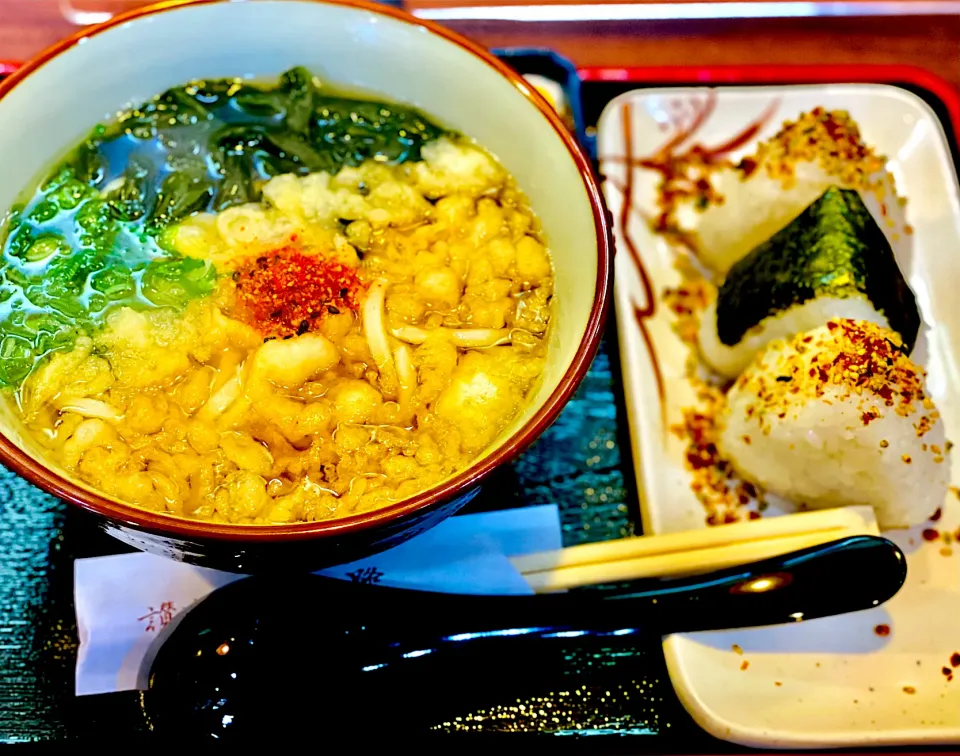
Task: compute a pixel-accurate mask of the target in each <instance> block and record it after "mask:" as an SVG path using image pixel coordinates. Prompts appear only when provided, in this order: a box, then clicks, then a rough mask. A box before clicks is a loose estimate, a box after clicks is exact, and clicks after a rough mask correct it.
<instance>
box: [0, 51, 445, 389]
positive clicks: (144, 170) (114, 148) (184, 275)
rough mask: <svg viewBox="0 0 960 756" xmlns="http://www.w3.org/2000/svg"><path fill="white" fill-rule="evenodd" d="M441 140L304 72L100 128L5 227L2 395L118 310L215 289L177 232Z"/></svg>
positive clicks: (178, 94)
mask: <svg viewBox="0 0 960 756" xmlns="http://www.w3.org/2000/svg"><path fill="white" fill-rule="evenodd" d="M444 133H446V132H445V131H444V130H443V129H441V128H440V127H439V126H437V125H436V124H434V123H432V122H431V121H430V120H428V119H427V118H426V117H424V116H423V114H421V113H419V112H417V111H416V110H414V109H412V108H409V107H404V106H401V105H395V104H392V103H386V102H381V101H374V100H365V99H355V98H351V97H346V96H343V95H342V94H338V93H336V92H333V91H330V90H329V89H328V88H327V87H326V86H324V85H323V84H321V83H319V82H318V81H317V80H316V79H315V78H314V77H313V76H312V75H311V74H310V72H309V71H307V70H306V69H305V68H302V67H298V68H294V69H291V70H290V71H287V72H286V73H285V74H283V75H282V76H281V77H280V80H279V82H278V83H277V84H275V85H273V86H263V85H258V84H255V83H251V82H244V81H240V80H235V79H221V80H209V81H194V82H191V83H189V84H186V85H184V86H180V87H174V88H173V89H169V90H167V91H166V92H163V93H162V94H160V95H157V96H156V97H153V98H152V99H150V100H149V101H148V102H146V103H144V104H142V105H140V106H139V107H136V108H132V109H130V110H128V111H126V112H124V113H121V114H120V115H119V117H118V118H117V119H116V120H115V121H114V122H112V123H110V124H107V125H100V126H97V127H96V128H95V129H93V131H92V132H91V133H90V134H89V135H88V136H87V138H86V139H84V140H83V141H82V142H81V143H80V144H79V145H78V146H77V147H76V148H74V149H73V150H72V151H71V152H70V154H69V155H68V156H67V157H66V158H65V159H64V160H62V161H61V162H60V163H59V164H58V165H57V166H56V168H55V169H54V170H52V171H51V172H50V175H49V176H47V177H46V178H45V179H44V180H43V182H42V183H41V184H40V187H39V189H38V190H37V191H36V192H35V193H34V195H33V196H32V197H31V198H30V199H29V200H28V201H26V202H24V203H23V204H21V205H18V206H16V207H14V208H12V209H11V211H10V212H9V213H8V214H7V217H6V219H5V221H4V222H3V223H2V224H0V243H2V247H3V267H2V270H0V386H8V387H9V386H16V385H18V384H19V383H20V382H21V381H22V380H23V379H24V378H25V377H26V375H28V374H29V372H30V370H31V369H32V367H33V365H35V364H36V361H37V360H38V359H40V358H41V357H42V356H43V355H44V354H46V353H47V352H48V351H50V350H51V349H57V348H63V347H67V346H69V345H70V344H72V343H73V340H74V339H75V338H76V336H77V335H78V334H79V333H81V332H89V331H90V330H91V329H93V328H96V327H98V326H99V325H100V324H101V323H102V318H103V315H104V314H105V313H106V312H107V311H108V310H109V308H111V307H113V306H117V305H129V306H135V307H168V306H174V307H178V306H183V305H185V304H186V303H187V302H188V301H189V300H190V299H193V298H195V297H199V296H204V295H206V294H209V293H210V292H212V291H213V288H214V287H215V285H216V271H215V270H214V269H213V268H212V266H210V265H208V264H206V263H204V262H203V261H198V260H188V259H184V258H182V257H180V256H179V255H176V254H174V253H172V252H171V251H170V250H168V249H165V248H164V245H163V243H162V236H161V233H162V231H163V230H164V229H165V228H167V227H168V226H171V225H173V224H176V223H179V222H180V221H182V220H183V219H184V218H186V217H188V216H189V215H192V214H194V213H197V212H202V211H211V212H219V211H221V210H225V209H226V208H229V207H233V206H235V205H240V204H243V203H246V202H256V201H258V200H259V199H260V196H261V188H262V186H263V184H264V183H266V181H268V180H269V179H270V178H272V177H274V176H277V175H279V174H283V173H294V174H298V175H305V174H308V173H314V172H317V171H327V172H330V173H335V172H336V171H338V170H339V169H340V168H342V167H345V166H357V165H359V164H361V163H362V162H364V161H365V160H368V159H371V158H375V159H377V160H380V161H382V162H385V163H402V162H405V161H409V160H418V159H420V152H421V149H422V148H423V146H424V145H425V144H427V143H428V142H430V141H432V140H434V139H437V138H438V137H440V136H442V135H443V134H444Z"/></svg>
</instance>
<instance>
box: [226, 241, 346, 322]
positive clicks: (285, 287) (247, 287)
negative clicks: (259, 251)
mask: <svg viewBox="0 0 960 756" xmlns="http://www.w3.org/2000/svg"><path fill="white" fill-rule="evenodd" d="M233 280H234V281H235V282H236V285H237V302H238V305H239V309H240V311H241V313H243V315H244V317H245V319H246V320H247V322H249V323H250V325H252V326H254V327H255V328H257V329H258V330H259V331H261V332H262V333H264V334H266V335H270V336H281V337H283V336H292V335H294V334H298V335H299V334H302V333H306V332H307V331H309V330H312V329H313V328H314V327H315V326H316V325H317V324H318V323H319V321H320V320H321V319H322V318H324V317H326V316H327V315H336V314H339V313H341V312H345V311H347V310H352V311H354V312H356V311H357V310H358V309H359V307H360V304H359V294H360V292H361V290H362V289H363V284H362V283H361V282H360V279H359V278H357V272H356V270H354V269H353V268H351V267H350V266H348V265H344V264H343V263H341V262H338V261H336V260H328V259H325V258H323V257H318V256H316V255H309V254H304V253H303V252H302V251H301V250H299V249H297V248H295V247H283V248H282V249H278V250H276V251H275V252H271V253H269V254H266V255H261V256H260V257H257V258H255V259H251V260H249V261H248V262H246V263H244V264H243V265H241V266H240V267H239V268H237V270H235V271H234V273H233Z"/></svg>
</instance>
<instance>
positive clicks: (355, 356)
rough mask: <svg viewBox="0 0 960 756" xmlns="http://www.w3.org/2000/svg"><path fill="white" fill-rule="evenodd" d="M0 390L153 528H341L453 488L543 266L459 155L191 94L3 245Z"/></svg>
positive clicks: (62, 180) (262, 99) (514, 201)
mask: <svg viewBox="0 0 960 756" xmlns="http://www.w3.org/2000/svg"><path fill="white" fill-rule="evenodd" d="M2 233H3V239H4V243H3V284H2V287H0V297H2V299H3V303H2V305H0V307H2V312H0V336H2V341H0V381H2V384H3V387H4V390H5V391H6V393H7V396H8V398H9V400H10V401H11V402H12V403H13V405H14V406H15V408H16V412H17V413H18V414H19V415H20V417H21V419H22V420H23V421H24V423H25V425H26V427H27V428H28V430H29V432H30V434H32V435H33V436H34V437H35V438H36V440H37V441H38V442H39V443H40V444H41V445H42V447H43V448H44V449H45V450H46V454H47V455H48V456H49V458H50V459H51V460H52V461H53V462H54V463H55V464H57V465H59V466H60V467H62V468H63V469H64V470H66V471H67V472H68V473H70V474H71V475H73V476H74V477H76V478H78V479H79V480H81V481H83V482H85V483H87V484H88V485H90V486H92V487H94V488H96V489H99V490H100V491H103V492H105V493H106V494H108V495H110V496H112V497H114V498H117V499H120V500H122V501H124V502H127V503H129V504H132V505H134V506H137V507H141V508H144V509H148V510H152V511H156V512H164V513H168V514H170V515H173V516H179V517H186V518H195V519H201V520H209V521H217V522H225V523H237V524H252V525H253V524H271V523H289V522H298V521H315V520H322V519H328V518H335V517H344V516H350V515H353V514H358V513H361V512H366V511H369V510H372V509H376V508H380V507H383V506H386V505H388V504H391V503H394V502H397V501H399V500H402V499H405V498H407V497H410V496H412V495H414V494H416V493H418V492H420V491H423V490H424V489H426V488H429V487H431V486H433V485H434V484H436V483H438V482H440V481H441V480H443V479H445V478H447V477H449V476H450V475H452V474H454V473H456V472H458V471H460V470H462V469H463V468H465V467H466V466H468V465H469V464H470V463H471V461H472V460H474V459H475V458H476V457H477V456H479V455H480V454H482V453H483V451H484V450H485V449H486V448H487V447H489V446H490V444H491V443H492V442H493V441H494V439H495V438H496V437H497V436H498V434H499V433H500V432H501V431H502V430H503V429H504V428H505V427H506V426H507V425H508V424H509V423H510V422H511V420H512V419H513V418H514V417H515V416H516V415H517V414H518V412H519V411H520V410H521V409H522V408H523V407H524V406H525V403H526V401H527V398H528V395H529V394H530V392H531V389H532V387H533V386H534V384H535V382H536V380H537V377H538V375H539V374H540V373H541V372H542V370H543V366H544V355H545V350H546V341H545V334H546V331H547V328H548V324H549V321H550V312H551V308H552V301H551V296H552V280H553V278H552V269H551V261H550V256H549V253H548V251H547V248H546V246H545V240H544V239H543V238H542V236H541V234H540V232H539V226H538V222H537V219H536V217H535V216H534V214H533V213H532V212H531V210H530V208H529V207H528V205H527V202H526V200H525V198H524V196H523V195H522V194H521V192H520V191H519V190H518V189H517V187H516V186H515V184H514V182H513V181H512V179H511V177H510V176H509V175H508V174H507V172H506V171H505V170H504V169H503V168H502V166H501V165H500V164H499V163H498V162H497V160H496V159H495V158H494V157H493V156H492V155H490V154H489V153H487V152H486V151H485V150H484V149H483V148H482V147H481V146H479V145H476V144H474V143H472V142H471V141H469V140H468V139H466V138H465V137H463V136H461V135H458V134H454V133H449V132H447V131H445V130H444V129H442V128H441V127H439V126H437V125H435V124H433V123H432V122H431V121H430V120H429V119H428V118H427V117H426V116H424V115H423V114H421V113H419V112H417V111H415V110H412V109H410V108H405V107H401V106H397V105H393V104H387V103H383V102H376V101H372V100H362V99H354V98H349V97H345V96H341V95H338V94H336V93H330V92H329V91H328V88H327V87H326V86H324V85H322V84H321V83H320V82H318V81H317V80H316V79H314V78H312V77H311V76H310V75H309V74H307V73H306V72H305V71H303V70H302V69H295V70H293V71H291V72H288V73H287V74H285V75H284V77H282V78H281V80H280V82H279V83H278V84H277V85H274V86H269V87H267V86H257V85H253V84H251V83H249V82H240V81H207V82H193V83H191V84H189V85H186V86H183V87H179V88H176V89H173V90H170V91H169V92H166V93H164V94H162V95H160V96H158V97H156V98H154V99H153V100H151V101H150V102H148V103H146V104H145V105H143V106H141V107H139V108H135V109H132V110H130V111H129V112H126V113H121V114H119V116H118V118H117V119H116V120H115V121H114V122H111V123H109V124H107V125H105V126H100V127H98V128H97V129H95V130H94V132H93V133H92V134H91V135H90V136H89V138H88V139H86V140H85V141H84V142H83V143H82V144H81V145H80V146H79V147H78V148H77V149H76V150H75V151H74V152H73V153H72V154H71V155H69V156H68V157H67V158H66V159H65V160H64V161H63V162H62V163H61V164H60V165H58V166H56V168H55V169H54V170H53V171H52V172H51V173H50V175H49V176H47V177H45V178H44V179H43V181H42V182H41V183H39V185H38V186H37V187H36V188H35V190H33V191H32V192H31V193H30V194H29V195H28V197H27V199H26V200H25V201H24V202H23V203H22V204H21V205H19V206H17V207H16V208H14V210H13V211H12V212H11V214H10V215H9V216H8V217H7V219H6V220H5V222H4V226H3V232H2Z"/></svg>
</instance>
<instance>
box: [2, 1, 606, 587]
mask: <svg viewBox="0 0 960 756" xmlns="http://www.w3.org/2000/svg"><path fill="white" fill-rule="evenodd" d="M297 65H302V66H306V67H307V68H308V69H309V70H310V71H311V72H313V73H314V74H316V75H318V76H319V77H320V78H322V79H323V80H326V81H330V82H333V83H335V84H337V85H340V86H344V87H349V88H356V89H360V90H365V91H369V92H373V93H378V94H381V95H383V96H385V97H386V98H388V99H392V100H396V101H399V102H403V103H408V104H411V105H414V106H416V107H418V108H420V109H422V110H423V111H425V112H426V113H428V114H429V115H431V116H433V117H434V118H435V119H436V120H438V121H439V122H440V123H442V124H444V125H445V126H447V127H451V128H453V129H456V130H459V131H461V132H463V133H464V134H466V135H468V136H470V137H473V138H475V139H476V140H477V141H478V142H479V143H480V144H482V145H483V146H484V147H486V148H487V149H488V150H490V151H491V152H493V153H494V154H495V155H496V156H497V157H498V158H499V159H500V160H501V162H502V163H503V165H504V166H505V167H506V168H507V170H509V171H510V173H511V174H512V175H513V176H514V177H515V178H516V180H517V182H518V183H519V185H520V187H521V188H522V189H523V191H524V192H525V193H526V194H527V196H528V197H529V199H530V202H531V204H532V207H533V209H534V211H535V212H536V213H537V214H538V216H539V217H540V219H541V221H542V223H543V228H544V231H545V234H546V237H547V239H548V242H549V245H550V249H551V252H552V255H553V260H554V265H555V268H556V294H555V302H556V303H557V306H556V307H555V310H554V318H555V320H554V324H553V327H552V329H551V330H552V337H551V344H550V352H549V359H548V363H547V367H546V369H545V371H544V374H543V379H542V382H541V383H540V386H539V388H538V389H537V390H536V393H535V395H534V397H533V400H532V401H531V402H530V404H529V406H528V408H527V409H526V411H525V412H524V413H523V414H522V415H521V416H520V417H518V418H517V419H516V421H515V422H514V423H513V424H512V425H511V426H510V427H509V428H508V429H507V430H506V431H505V432H504V433H503V434H502V435H501V436H500V438H499V439H498V440H497V441H496V442H495V443H494V444H493V446H491V448H490V449H489V450H488V451H487V452H486V453H485V454H484V455H483V457H482V458H481V459H479V460H477V461H476V462H475V463H474V464H473V465H472V466H471V467H470V468H469V469H468V470H466V471H464V472H463V473H461V474H459V475H457V476H456V477H454V478H452V479H450V480H448V481H446V482H445V483H443V484H441V485H439V486H438V487H436V488H434V489H432V490H430V491H427V492H425V493H423V494H421V495H419V496H417V497H415V498H412V499H409V500H407V501H404V502H400V503H398V504H396V505H393V506H391V507H388V508H385V509H382V510H379V511H376V512H371V513H368V514H364V515H358V516H356V517H350V518H344V519H340V520H334V521H330V522H320V523H302V524H295V525H285V526H264V527H251V526H232V525H212V524H206V523H200V522H193V521H186V520H182V519H176V518H172V517H167V516H164V515H157V514H153V513H148V512H145V511H141V510H138V509H134V508H132V507H129V506H125V505H123V504H120V503H118V502H114V501H111V500H109V499H107V498H105V497H104V496H102V495H101V494H98V493H96V492H94V491H92V490H91V489H90V488H89V487H88V486H86V485H84V484H82V483H80V482H78V481H77V480H75V479H71V478H70V476H68V475H67V474H66V473H65V471H63V470H62V469H54V468H51V466H50V464H49V463H48V462H47V461H45V460H44V459H43V456H42V454H41V452H40V450H39V449H38V448H37V446H36V444H35V443H34V442H33V441H32V440H31V439H30V437H29V436H28V435H27V434H26V433H24V432H22V428H21V427H20V426H19V424H18V421H17V420H16V418H15V417H14V415H13V414H12V413H11V412H10V411H9V410H8V409H7V410H5V412H3V416H2V417H0V432H2V437H0V459H2V460H3V461H4V462H5V463H6V464H7V465H8V466H10V467H12V468H13V469H14V470H16V471H17V472H19V473H20V474H22V475H24V476H25V477H27V478H28V479H30V480H31V481H33V482H35V483H37V484H38V485H40V486H41V487H43V488H45V489H47V490H48V491H51V492H52V493H54V494H57V495H59V496H61V497H63V498H65V499H67V500H69V501H71V502H73V503H75V504H77V505H79V506H81V507H83V508H85V509H87V510H89V511H92V512H95V513H97V514H98V515H100V516H101V517H102V518H103V520H102V521H103V523H104V527H105V528H106V529H107V530H108V531H109V532H110V533H112V534H113V535H115V536H117V537H119V538H121V539H122V540H124V541H126V542H127V543H131V544H133V545H135V546H137V547H139V548H143V549H146V550H149V551H154V552H157V553H163V554H168V555H172V556H175V557H177V558H183V559H188V560H191V561H196V562H202V563H206V564H215V565H217V566H221V567H230V566H231V565H240V566H241V568H242V569H244V570H250V569H254V568H256V567H258V566H260V565H269V564H271V563H272V561H274V560H279V559H283V560H285V561H288V560H289V558H290V555H291V551H290V548H289V547H290V546H291V545H292V544H294V543H296V544H299V545H300V546H301V547H302V551H303V553H304V554H307V555H308V556H307V557H306V558H307V560H308V561H310V562H311V563H312V564H315V565H318V566H319V565H322V564H323V563H331V562H337V561H343V560H346V559H348V558H354V557H356V556H358V555H360V554H361V553H362V552H368V553H369V552H371V551H376V550H379V549H382V548H386V547H387V546H390V545H393V544H395V543H397V542H399V541H400V540H403V539H404V538H407V537H410V536H411V535H414V534H415V533H416V532H420V531H421V530H423V529H425V528H426V527H429V526H431V525H433V524H435V523H436V522H438V521H439V520H440V519H442V517H445V516H447V515H449V514H452V512H453V511H455V510H456V509H457V508H458V507H459V506H462V504H463V503H465V502H466V501H468V500H469V498H471V497H472V495H473V494H474V493H475V490H476V486H477V484H478V483H479V482H480V481H481V479H482V478H483V477H485V476H486V475H487V474H488V473H489V472H490V471H491V470H492V469H493V468H494V467H496V466H497V465H499V464H502V463H503V462H505V461H507V460H509V459H511V458H513V457H514V456H516V455H517V454H518V453H519V452H520V451H521V450H522V449H523V448H524V447H526V446H527V445H528V444H529V443H530V442H531V441H533V439H534V438H535V437H536V436H537V435H538V434H539V433H540V432H541V431H542V430H543V429H544V428H545V427H546V426H547V425H548V424H549V423H550V422H552V421H553V420H554V419H555V417H556V416H557V414H558V413H559V411H560V409H561V408H562V406H563V405H564V403H565V402H566V401H567V400H568V399H569V398H570V396H571V394H572V393H573V391H574V390H575V388H576V386H577V385H578V384H579V382H580V380H581V379H582V378H583V375H584V374H585V373H586V370H587V368H588V367H589V364H590V361H591V359H592V357H593V355H594V353H595V350H596V348H597V345H598V342H599V339H600V335H601V330H602V325H603V320H604V314H605V310H606V303H607V297H608V290H609V282H610V256H611V249H610V246H611V242H610V241H609V239H610V235H609V229H608V228H607V222H606V214H605V211H604V210H603V208H602V204H601V199H600V194H599V191H598V188H597V184H596V182H595V180H594V177H593V175H592V172H591V169H590V165H589V162H588V160H587V159H586V158H585V157H584V155H583V153H582V152H581V151H580V149H579V148H578V147H577V146H576V144H575V143H574V141H573V139H572V138H571V136H570V135H569V133H568V132H567V131H566V129H565V128H564V126H563V125H562V123H561V122H560V120H559V119H558V118H557V117H556V115H555V114H554V113H553V111H552V110H551V109H550V107H549V105H547V103H546V102H545V101H544V100H543V99H542V98H541V97H540V96H539V95H537V94H536V93H535V92H534V91H533V90H532V88H531V87H530V86H528V85H527V84H526V83H525V82H524V81H523V80H522V79H521V78H520V77H519V76H518V75H517V74H516V73H514V72H513V71H511V70H510V69H509V68H507V67H506V66H504V65H503V64H502V63H501V62H499V61H498V60H497V59H496V58H495V57H493V56H491V55H490V54H489V53H487V52H485V51H483V50H482V49H480V48H478V47H477V46H475V45H473V44H471V43H469V42H467V41H466V40H464V39H462V38H461V37H459V36H457V35H455V34H454V33H452V32H450V31H448V30H446V29H443V28H442V27H438V26H435V25H432V24H429V23H426V22H422V21H419V20H417V19H414V18H413V17H411V16H408V15H406V14H404V13H402V12H400V11H396V10H393V9H392V8H389V7H385V6H380V5H375V4H372V3H367V2H363V1H362V0H361V1H357V2H355V1H353V0H347V2H332V1H329V0H321V1H318V2H313V1H310V0H247V1H245V2H225V1H224V2H220V1H215V0H214V1H202V0H201V1H200V2H187V3H172V4H171V3H166V4H163V5H158V6H153V7H149V8H145V9H141V10H138V11H133V12H131V13H129V14H125V15H122V16H118V17H116V18H114V19H112V20H111V21H109V22H107V23H106V24H103V25H101V26H98V27H93V28H90V29H87V30H85V31H83V32H81V33H80V34H78V35H77V36H74V37H72V38H69V39H67V40H64V41H63V42H61V43H60V44H58V45H56V46H54V47H53V48H51V49H49V50H48V51H46V52H44V53H43V54H41V55H40V56H39V57H38V58H36V59H35V60H33V61H31V62H30V63H28V64H27V65H26V66H24V67H23V68H21V69H20V70H19V71H18V72H17V73H16V74H14V75H13V76H12V77H10V78H9V79H8V80H7V81H5V82H4V83H3V84H0V165H2V166H3V173H2V178H0V211H4V210H6V209H7V208H9V207H10V206H11V205H12V204H13V203H14V201H15V200H16V198H17V197H18V195H19V194H20V193H21V192H22V191H23V190H24V189H25V188H27V187H28V186H30V185H31V184H32V183H33V182H35V181H36V180H37V179H38V178H39V177H40V175H41V174H42V173H43V171H44V170H45V169H49V168H50V166H51V164H52V163H53V162H54V160H55V159H56V158H58V157H60V156H61V155H62V154H63V153H64V152H65V151H67V150H68V149H69V148H70V147H71V146H73V145H75V144H76V143H77V142H78V141H79V140H80V139H82V138H83V137H84V136H85V134H86V133H87V132H88V130H89V129H90V128H91V127H92V126H93V125H94V124H96V123H98V122H101V121H103V120H104V119H105V118H109V117H110V116H112V114H114V113H116V112H117V111H118V110H120V109H122V108H123V107H125V106H127V105H130V104H132V103H139V102H142V101H144V100H146V99H148V98H149V97H151V96H153V95H155V94H157V93H159V92H162V91H164V90H165V89H167V88H169V87H171V86H175V85H179V84H182V83H184V82H186V81H188V80H191V79H197V78H220V77H233V76H243V77H258V78H263V77H272V76H276V75H278V74H279V73H281V72H283V71H285V70H287V69H289V68H291V67H293V66H297Z"/></svg>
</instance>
